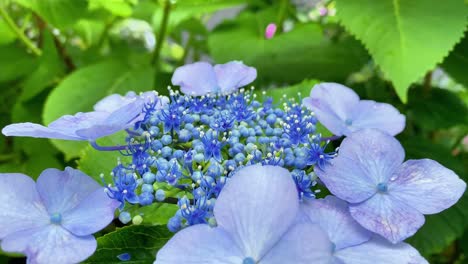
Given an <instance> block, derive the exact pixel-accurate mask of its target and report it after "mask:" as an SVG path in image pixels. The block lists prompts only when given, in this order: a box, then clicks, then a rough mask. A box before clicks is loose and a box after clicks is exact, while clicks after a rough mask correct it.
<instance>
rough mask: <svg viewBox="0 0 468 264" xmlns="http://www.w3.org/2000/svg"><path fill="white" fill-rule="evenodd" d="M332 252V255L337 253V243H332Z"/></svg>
mask: <svg viewBox="0 0 468 264" xmlns="http://www.w3.org/2000/svg"><path fill="white" fill-rule="evenodd" d="M331 250H332V253H335V251H336V245H335V243H332V244H331Z"/></svg>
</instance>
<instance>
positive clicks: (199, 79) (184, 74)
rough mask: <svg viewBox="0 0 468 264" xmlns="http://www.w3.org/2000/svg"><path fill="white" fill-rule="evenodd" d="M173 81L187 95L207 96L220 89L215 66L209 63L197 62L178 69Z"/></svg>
mask: <svg viewBox="0 0 468 264" xmlns="http://www.w3.org/2000/svg"><path fill="white" fill-rule="evenodd" d="M171 81H172V84H173V85H178V86H180V90H181V91H182V92H183V93H184V94H187V95H205V94H208V93H212V92H215V91H216V90H217V89H218V83H217V80H216V74H215V72H214V69H213V66H211V65H210V64H209V63H207V62H195V63H192V64H187V65H184V66H181V67H179V68H177V69H176V70H175V72H174V74H173V75H172V79H171Z"/></svg>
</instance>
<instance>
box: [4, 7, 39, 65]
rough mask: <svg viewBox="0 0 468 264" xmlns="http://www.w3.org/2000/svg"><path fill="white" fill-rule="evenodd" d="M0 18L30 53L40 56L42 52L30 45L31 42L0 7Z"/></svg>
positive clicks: (32, 44)
mask: <svg viewBox="0 0 468 264" xmlns="http://www.w3.org/2000/svg"><path fill="white" fill-rule="evenodd" d="M0 16H1V17H2V18H3V20H5V22H6V23H7V25H8V26H9V27H10V29H11V30H13V32H15V34H16V36H17V37H18V38H19V39H20V40H21V41H22V42H23V44H24V45H26V47H28V48H29V49H30V50H31V51H32V53H34V55H36V56H41V55H42V51H41V50H40V49H39V48H38V47H36V46H35V45H34V43H32V41H31V40H30V39H29V38H28V37H27V36H26V35H25V34H24V32H23V31H21V29H20V28H18V26H17V25H16V24H15V22H14V21H13V19H12V18H11V17H10V16H9V15H8V13H7V12H6V10H5V8H4V7H3V6H0Z"/></svg>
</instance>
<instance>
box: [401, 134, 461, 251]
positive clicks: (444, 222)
mask: <svg viewBox="0 0 468 264" xmlns="http://www.w3.org/2000/svg"><path fill="white" fill-rule="evenodd" d="M402 144H403V146H404V147H405V150H406V155H407V159H412V158H430V159H434V160H436V161H438V162H439V163H441V164H442V165H444V166H446V167H447V168H449V169H452V170H453V171H455V172H456V173H457V174H458V175H459V176H460V177H462V179H464V180H465V181H468V178H466V172H467V168H466V166H467V164H464V163H463V162H462V160H460V159H458V158H456V157H453V156H452V155H451V153H450V150H448V149H445V148H444V146H442V145H438V144H434V143H433V142H430V141H427V140H424V139H423V138H420V137H418V138H408V139H406V140H404V141H402ZM466 208H468V193H466V192H465V194H464V195H463V196H462V198H461V199H460V200H459V201H458V203H456V204H455V205H454V206H452V207H451V208H449V209H447V210H445V211H443V212H441V213H439V214H435V215H426V216H425V217H426V223H425V224H424V226H423V227H422V228H421V229H420V230H419V231H418V232H417V233H416V235H414V236H413V237H411V238H409V239H408V240H407V241H408V242H409V243H410V244H412V245H413V246H414V247H416V248H417V249H418V250H419V251H420V252H421V254H423V255H425V256H429V255H431V254H435V253H440V252H441V251H442V250H444V249H445V248H446V247H447V246H448V245H450V244H451V243H452V242H453V241H454V240H455V239H457V238H458V237H460V236H461V235H462V234H463V231H464V230H465V228H466V227H467V225H468V210H466Z"/></svg>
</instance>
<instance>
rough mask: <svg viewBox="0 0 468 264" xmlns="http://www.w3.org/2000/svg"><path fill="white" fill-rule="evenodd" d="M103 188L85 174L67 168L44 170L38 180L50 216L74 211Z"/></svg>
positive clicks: (38, 186)
mask: <svg viewBox="0 0 468 264" xmlns="http://www.w3.org/2000/svg"><path fill="white" fill-rule="evenodd" d="M100 188H101V186H100V185H99V184H98V183H97V182H95V181H94V180H93V179H92V178H91V177H89V176H88V175H86V174H84V173H83V172H81V171H79V170H76V169H72V168H70V167H67V168H65V171H60V170H57V169H46V170H44V171H43V172H42V173H41V175H40V176H39V178H38V179H37V190H38V192H39V195H40V197H41V199H42V201H43V203H44V205H45V207H46V208H47V211H48V212H49V213H50V214H54V213H64V212H66V211H68V210H70V209H73V208H74V207H75V206H77V205H78V204H79V203H80V202H81V201H83V200H84V199H85V198H86V197H88V196H89V195H90V194H91V193H93V192H94V191H95V190H97V189H100Z"/></svg>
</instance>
